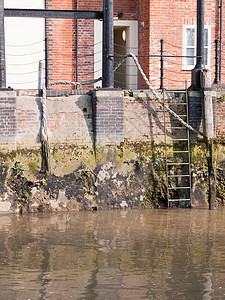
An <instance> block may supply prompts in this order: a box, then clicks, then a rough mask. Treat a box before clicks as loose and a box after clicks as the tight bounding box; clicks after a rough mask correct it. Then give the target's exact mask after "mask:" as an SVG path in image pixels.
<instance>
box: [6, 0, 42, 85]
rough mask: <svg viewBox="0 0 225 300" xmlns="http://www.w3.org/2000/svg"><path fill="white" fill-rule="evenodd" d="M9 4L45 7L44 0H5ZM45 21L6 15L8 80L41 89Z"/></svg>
mask: <svg viewBox="0 0 225 300" xmlns="http://www.w3.org/2000/svg"><path fill="white" fill-rule="evenodd" d="M5 8H37V9H38V8H44V1H43V0H5ZM44 29H45V21H44V19H37V18H12V17H8V18H5V43H6V84H7V86H11V87H13V88H15V89H37V88H38V77H39V76H38V68H39V61H40V60H44V37H45V30H44Z"/></svg>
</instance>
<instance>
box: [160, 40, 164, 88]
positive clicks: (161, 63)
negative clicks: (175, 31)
mask: <svg viewBox="0 0 225 300" xmlns="http://www.w3.org/2000/svg"><path fill="white" fill-rule="evenodd" d="M163 53H164V40H163V39H161V40H160V56H161V57H160V89H161V90H162V89H163V88H164V83H163V79H164V58H163Z"/></svg>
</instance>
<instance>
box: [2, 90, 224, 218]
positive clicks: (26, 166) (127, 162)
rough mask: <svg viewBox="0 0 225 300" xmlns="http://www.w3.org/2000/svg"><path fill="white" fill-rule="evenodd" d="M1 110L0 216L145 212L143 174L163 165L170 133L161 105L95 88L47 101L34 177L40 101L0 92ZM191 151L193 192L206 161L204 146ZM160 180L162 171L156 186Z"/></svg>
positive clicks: (140, 95) (147, 179) (143, 96)
mask: <svg viewBox="0 0 225 300" xmlns="http://www.w3.org/2000/svg"><path fill="white" fill-rule="evenodd" d="M217 100H218V101H217V103H216V111H215V114H216V112H218V116H217V124H218V128H217V132H219V134H220V135H219V137H220V141H221V140H223V138H224V134H225V132H224V131H223V130H222V127H221V125H220V124H221V123H220V122H219V121H218V119H219V118H220V116H221V115H222V117H223V114H221V110H223V97H222V96H221V95H220V98H219V99H217ZM0 105H1V115H0V117H1V125H0V128H1V131H0V212H5V213H8V212H19V211H24V212H26V211H27V212H41V211H70V210H81V209H94V210H95V209H111V208H114V209H119V208H124V209H125V208H140V207H143V206H145V203H146V195H147V192H148V190H149V185H150V183H151V180H152V173H151V172H150V170H151V168H152V167H154V169H156V170H158V171H159V172H161V171H160V170H161V168H163V162H164V161H165V133H166V135H167V141H168V142H170V141H171V140H172V139H173V135H174V132H173V131H172V130H171V129H169V124H170V126H171V125H172V121H171V120H172V119H171V117H170V116H169V115H168V114H165V115H164V109H163V107H162V106H161V105H160V104H159V103H158V102H157V101H155V100H152V96H151V94H150V93H149V92H148V91H141V92H140V91H139V92H133V93H132V94H129V93H124V91H121V90H113V91H112V90H109V91H107V90H94V91H91V92H89V93H87V94H84V95H69V94H66V95H63V96H62V95H60V94H59V95H55V97H52V96H51V97H47V107H46V111H47V125H48V138H49V150H50V152H49V157H50V172H49V173H48V174H45V173H44V174H43V173H42V172H41V166H42V163H43V156H42V150H41V140H40V130H41V119H42V97H39V96H37V95H31V94H29V93H27V95H26V94H22V93H21V92H20V93H17V92H16V91H2V92H1V93H0ZM173 108H174V109H176V107H175V106H173ZM177 109H179V108H177ZM165 124H167V125H166V128H165V126H164V125H165ZM221 145H222V144H221V143H220V148H219V147H217V149H219V150H218V153H217V154H216V155H217V156H218V159H219V163H218V165H219V166H220V168H221V170H223V164H224V162H225V151H224V147H223V146H221ZM195 146H196V145H195V144H193V149H194V150H193V161H194V163H196V165H198V167H197V168H193V170H194V172H195V174H197V175H196V176H197V177H196V176H195V181H194V182H195V193H197V192H198V191H199V188H197V189H198V191H196V187H202V186H203V185H204V184H203V183H204V178H203V177H204V176H203V177H201V176H200V177H199V174H198V170H200V171H199V172H201V174H203V173H204V172H205V169H204V168H202V165H203V164H204V163H205V161H206V158H204V147H202V146H201V145H200V146H199V145H198V146H197V148H196V147H195ZM201 159H202V160H201ZM199 162H201V163H200V164H199ZM203 169H204V170H203ZM164 175H165V172H164V173H161V179H162V180H163V176H164ZM198 177H199V178H200V180H203V181H202V182H203V183H201V184H200V183H199V180H197V179H196V178H198ZM198 183H199V184H198ZM164 187H165V186H164ZM206 189H207V187H205V188H201V191H200V193H201V195H202V197H199V196H198V198H199V199H200V198H201V199H203V200H201V203H198V202H195V206H198V205H200V206H204V205H207V199H206V196H205V195H206ZM159 190H162V189H160V187H159ZM163 196H165V195H161V198H162V199H161V200H162V201H161V202H160V203H158V202H157V203H150V206H154V207H162V206H166V204H167V203H166V199H163ZM148 204H149V203H148Z"/></svg>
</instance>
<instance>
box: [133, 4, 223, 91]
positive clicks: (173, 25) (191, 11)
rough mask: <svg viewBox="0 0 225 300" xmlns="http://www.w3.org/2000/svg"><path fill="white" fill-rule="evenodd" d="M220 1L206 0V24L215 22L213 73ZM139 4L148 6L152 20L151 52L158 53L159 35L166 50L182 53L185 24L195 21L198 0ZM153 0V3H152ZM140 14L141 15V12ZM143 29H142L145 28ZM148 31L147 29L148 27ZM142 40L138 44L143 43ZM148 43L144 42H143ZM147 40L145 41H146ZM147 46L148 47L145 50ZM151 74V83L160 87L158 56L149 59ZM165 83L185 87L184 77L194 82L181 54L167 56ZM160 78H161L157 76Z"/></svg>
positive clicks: (213, 26)
mask: <svg viewBox="0 0 225 300" xmlns="http://www.w3.org/2000/svg"><path fill="white" fill-rule="evenodd" d="M218 2H219V1H217V0H215V1H212V0H206V1H205V25H212V32H211V34H212V36H211V43H212V45H211V46H212V53H211V70H212V77H214V64H215V62H214V56H215V54H214V43H213V42H214V40H215V38H218V22H219V19H218ZM139 3H140V6H141V7H144V8H145V9H146V10H148V13H147V12H145V15H146V16H147V17H148V16H149V20H148V22H146V25H144V26H148V24H150V34H149V35H150V45H149V48H150V49H149V50H150V54H159V49H160V39H164V41H165V46H164V50H165V54H171V55H182V47H183V25H196V13H197V12H196V10H197V1H196V0H186V1H185V0H161V1H159V0H155V1H153V0H140V1H139ZM149 4H150V5H149ZM139 18H142V16H141V15H139ZM143 30H144V29H141V30H140V31H143ZM146 31H147V29H146ZM140 43H141V41H139V46H140V47H141V44H140ZM144 43H145V42H144ZM145 44H146V43H145ZM147 51H148V49H146V52H147ZM148 76H149V77H150V78H151V79H152V80H153V81H152V83H153V84H154V85H155V86H156V87H159V85H160V81H159V77H160V70H159V59H157V58H151V59H150V68H149V74H148ZM164 76H165V79H164V84H165V87H166V88H183V87H184V86H185V80H188V84H189V85H190V83H191V72H190V71H184V70H182V58H165V72H164ZM157 78H158V79H157Z"/></svg>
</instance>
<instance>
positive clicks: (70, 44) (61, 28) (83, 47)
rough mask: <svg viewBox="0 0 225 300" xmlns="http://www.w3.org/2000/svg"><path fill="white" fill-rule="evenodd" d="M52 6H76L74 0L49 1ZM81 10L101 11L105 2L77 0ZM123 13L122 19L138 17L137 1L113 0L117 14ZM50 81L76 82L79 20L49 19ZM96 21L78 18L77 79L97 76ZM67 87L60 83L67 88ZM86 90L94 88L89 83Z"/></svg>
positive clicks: (71, 7)
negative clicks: (95, 57)
mask: <svg viewBox="0 0 225 300" xmlns="http://www.w3.org/2000/svg"><path fill="white" fill-rule="evenodd" d="M47 7H48V8H51V9H75V8H76V5H75V1H74V0H63V1H60V0H48V4H47ZM78 9H80V10H102V9H103V1H102V0H101V1H95V0H86V1H78ZM118 12H123V14H124V15H123V17H122V19H126V20H134V19H137V1H136V0H133V1H128V0H120V1H119V0H116V1H114V16H115V17H116V16H117V15H118ZM47 36H48V37H49V45H50V46H49V48H50V51H49V54H50V57H49V58H50V60H49V64H50V72H49V75H50V81H58V80H68V81H76V20H62V19H60V20H59V19H55V20H48V21H47ZM93 51H94V21H93V20H78V81H79V82H86V81H89V80H92V79H93V76H94V57H93ZM65 87H66V86H65V85H64V86H57V88H65ZM83 88H84V89H89V88H93V85H88V86H87V85H86V86H84V87H83Z"/></svg>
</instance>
